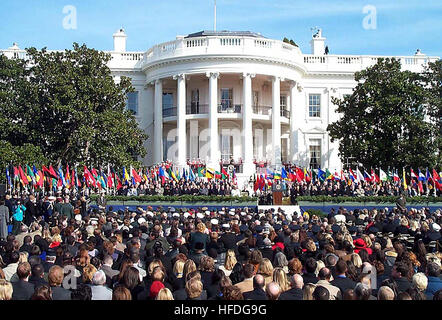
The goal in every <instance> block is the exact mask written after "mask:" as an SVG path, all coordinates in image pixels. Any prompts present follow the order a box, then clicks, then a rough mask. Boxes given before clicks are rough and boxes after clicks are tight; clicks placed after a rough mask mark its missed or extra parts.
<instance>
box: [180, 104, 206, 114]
mask: <svg viewBox="0 0 442 320" xmlns="http://www.w3.org/2000/svg"><path fill="white" fill-rule="evenodd" d="M208 113H209V105H208V104H200V103H195V104H194V103H192V104H191V105H188V106H186V114H208Z"/></svg>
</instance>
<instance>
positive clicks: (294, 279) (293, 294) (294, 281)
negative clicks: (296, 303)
mask: <svg viewBox="0 0 442 320" xmlns="http://www.w3.org/2000/svg"><path fill="white" fill-rule="evenodd" d="M303 286H304V280H303V279H302V276H301V275H299V274H294V275H293V276H291V277H290V287H291V289H290V290H287V291H286V292H283V293H281V295H280V296H279V300H303V292H302V287H303Z"/></svg>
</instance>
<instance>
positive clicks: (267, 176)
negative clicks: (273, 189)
mask: <svg viewBox="0 0 442 320" xmlns="http://www.w3.org/2000/svg"><path fill="white" fill-rule="evenodd" d="M273 176H274V175H273V171H271V170H270V169H268V168H266V179H273Z"/></svg>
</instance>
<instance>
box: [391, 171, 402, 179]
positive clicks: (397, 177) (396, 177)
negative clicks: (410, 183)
mask: <svg viewBox="0 0 442 320" xmlns="http://www.w3.org/2000/svg"><path fill="white" fill-rule="evenodd" d="M393 180H394V182H400V181H401V179H400V178H399V174H398V172H397V169H396V170H395V171H394V173H393Z"/></svg>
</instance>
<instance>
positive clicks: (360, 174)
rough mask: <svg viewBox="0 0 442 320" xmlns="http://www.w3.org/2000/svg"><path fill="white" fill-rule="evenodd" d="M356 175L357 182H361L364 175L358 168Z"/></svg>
mask: <svg viewBox="0 0 442 320" xmlns="http://www.w3.org/2000/svg"><path fill="white" fill-rule="evenodd" d="M356 177H357V178H358V180H357V182H362V181H364V175H363V174H362V172H361V171H360V170H359V168H357V169H356Z"/></svg>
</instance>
